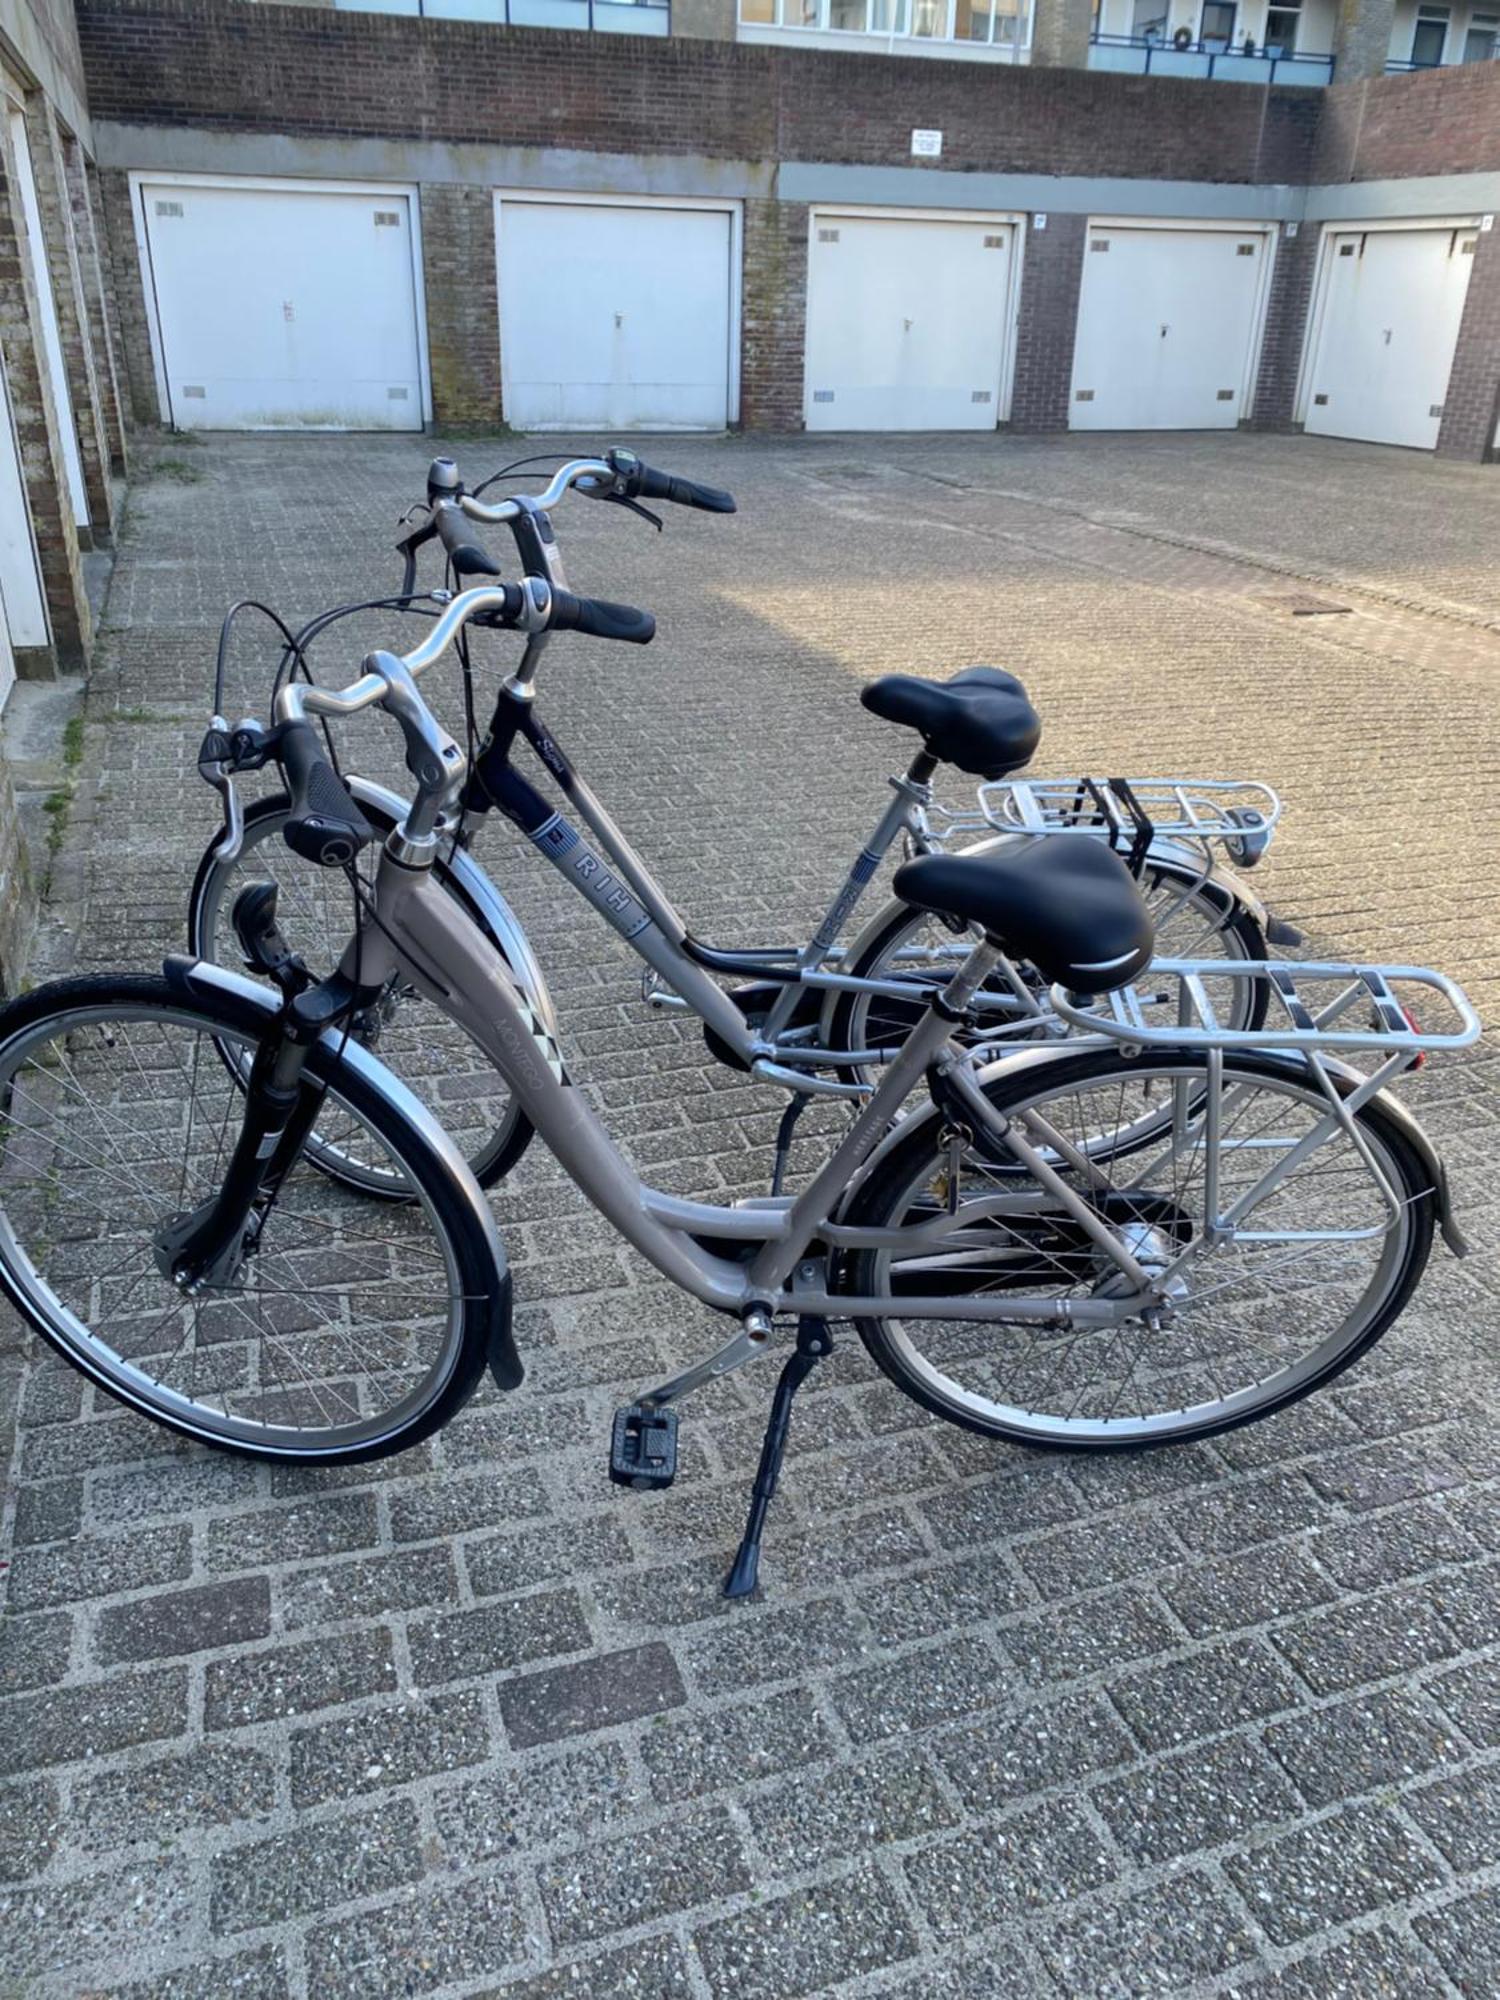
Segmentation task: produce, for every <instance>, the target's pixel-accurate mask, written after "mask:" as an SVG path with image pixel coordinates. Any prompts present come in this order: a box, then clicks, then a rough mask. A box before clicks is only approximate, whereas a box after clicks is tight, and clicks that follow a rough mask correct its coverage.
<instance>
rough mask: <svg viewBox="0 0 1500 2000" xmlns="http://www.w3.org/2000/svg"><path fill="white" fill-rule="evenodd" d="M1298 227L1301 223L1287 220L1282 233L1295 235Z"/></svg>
mask: <svg viewBox="0 0 1500 2000" xmlns="http://www.w3.org/2000/svg"><path fill="white" fill-rule="evenodd" d="M1300 227H1301V225H1300V224H1299V223H1296V222H1289V223H1288V224H1287V226H1286V230H1285V232H1284V233H1285V234H1286V235H1288V236H1295V235H1296V234H1297V231H1298V229H1299V228H1300Z"/></svg>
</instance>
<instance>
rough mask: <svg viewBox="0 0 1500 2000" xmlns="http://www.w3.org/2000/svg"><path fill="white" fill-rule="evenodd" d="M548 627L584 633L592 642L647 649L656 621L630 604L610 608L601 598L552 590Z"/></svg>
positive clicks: (555, 629) (615, 605)
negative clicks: (620, 642) (611, 641)
mask: <svg viewBox="0 0 1500 2000" xmlns="http://www.w3.org/2000/svg"><path fill="white" fill-rule="evenodd" d="M547 622H548V624H549V625H550V626H551V627H552V629H553V631H554V632H588V633H591V634H592V635H593V637H594V638H596V639H623V640H624V641H625V642H626V644H627V645H631V646H649V645H650V643H651V641H652V640H653V639H654V638H655V637H656V620H655V619H654V618H653V617H652V616H651V613H650V612H649V611H637V610H636V608H635V606H634V605H633V604H611V603H610V602H609V601H608V599H607V598H603V597H575V596H574V595H573V593H572V591H571V590H554V591H553V593H552V615H551V617H550V618H549V619H548V621H547Z"/></svg>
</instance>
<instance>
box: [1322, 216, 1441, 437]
mask: <svg viewBox="0 0 1500 2000" xmlns="http://www.w3.org/2000/svg"><path fill="white" fill-rule="evenodd" d="M1477 241H1478V238H1477V235H1476V233H1475V231H1474V230H1472V229H1371V230H1359V229H1356V230H1349V231H1344V230H1340V231H1338V232H1337V233H1336V234H1335V235H1334V237H1333V241H1332V243H1331V244H1330V246H1329V263H1328V278H1327V289H1326V291H1325V293H1324V296H1323V312H1322V318H1321V322H1320V325H1319V328H1318V333H1317V350H1316V353H1315V354H1314V357H1313V363H1312V368H1311V371H1310V374H1309V381H1308V400H1307V421H1306V428H1307V429H1308V430H1310V431H1321V432H1322V433H1323V434H1324V436H1326V437H1345V438H1368V439H1370V440H1371V441H1372V442H1373V443H1375V444H1405V445H1415V446H1417V447H1418V448H1420V449H1421V450H1424V451H1431V450H1432V449H1433V448H1434V446H1435V445H1436V444H1437V440H1438V429H1439V426H1440V425H1441V423H1442V416H1443V401H1444V398H1445V397H1446V396H1447V394H1448V376H1449V374H1450V373H1451V372H1452V368H1453V350H1454V348H1455V347H1456V346H1457V344H1458V324H1459V321H1460V320H1461V319H1462V317H1463V310H1464V297H1465V295H1466V293H1467V292H1468V289H1469V273H1470V272H1471V271H1472V270H1473V268H1474V245H1475V243H1476V242H1477Z"/></svg>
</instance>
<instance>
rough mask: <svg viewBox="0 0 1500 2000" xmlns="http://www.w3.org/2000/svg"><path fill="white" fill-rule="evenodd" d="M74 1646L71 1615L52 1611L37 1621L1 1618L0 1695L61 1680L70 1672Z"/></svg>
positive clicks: (8, 1617)
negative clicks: (69, 1664)
mask: <svg viewBox="0 0 1500 2000" xmlns="http://www.w3.org/2000/svg"><path fill="white" fill-rule="evenodd" d="M72 1644H73V1617H72V1613H71V1612H68V1611H49V1612H43V1613H42V1614H40V1615H39V1616H37V1617H34V1618H18V1617H15V1616H14V1615H12V1614H10V1613H7V1615H6V1616H5V1617H4V1618H3V1619H0V1695H6V1694H23V1693H25V1692H26V1691H27V1690H28V1689H29V1688H38V1687H46V1686H48V1685H49V1683H51V1682H53V1681H60V1680H61V1679H62V1677H63V1675H64V1674H65V1673H66V1672H67V1671H68V1655H69V1653H70V1651H71V1649H72Z"/></svg>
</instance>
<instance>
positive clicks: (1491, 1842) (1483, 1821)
mask: <svg viewBox="0 0 1500 2000" xmlns="http://www.w3.org/2000/svg"><path fill="white" fill-rule="evenodd" d="M1401 1802H1402V1804H1403V1805H1404V1807H1405V1808H1406V1811H1407V1813H1408V1814H1409V1815H1410V1816H1411V1818H1412V1819H1414V1820H1415V1821H1416V1823H1417V1825H1418V1826H1419V1827H1421V1829H1422V1831H1423V1832H1424V1833H1425V1834H1426V1835H1427V1838H1428V1839H1429V1840H1430V1841H1431V1842H1432V1844H1433V1846H1434V1847H1436V1848H1437V1849H1438V1850H1439V1852H1440V1853H1441V1854H1443V1855H1444V1856H1445V1857H1446V1859H1447V1860H1448V1861H1449V1862H1450V1863H1451V1864H1452V1866H1453V1867H1454V1868H1455V1869H1456V1870H1457V1871H1458V1873H1459V1874H1461V1875H1462V1874H1467V1873H1468V1872H1469V1871H1471V1870H1474V1869H1479V1868H1486V1867H1488V1866H1489V1865H1490V1864H1491V1863H1492V1862H1493V1861H1494V1860H1495V1857H1496V1856H1497V1855H1500V1766H1496V1765H1494V1764H1485V1765H1482V1766H1481V1767H1480V1768H1479V1769H1478V1770H1476V1771H1465V1772H1463V1773H1462V1774H1461V1775H1460V1776H1457V1777H1452V1778H1442V1779H1439V1781H1438V1783H1437V1784H1435V1785H1426V1786H1424V1787H1423V1788H1422V1789H1421V1790H1420V1791H1416V1792H1405V1793H1403V1794H1402V1801H1401Z"/></svg>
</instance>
